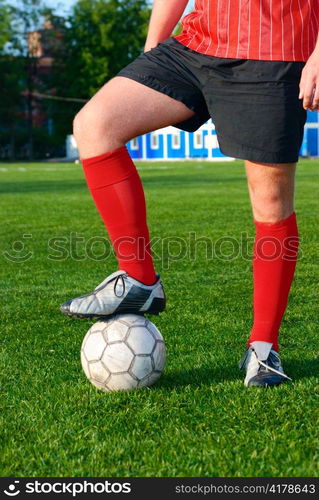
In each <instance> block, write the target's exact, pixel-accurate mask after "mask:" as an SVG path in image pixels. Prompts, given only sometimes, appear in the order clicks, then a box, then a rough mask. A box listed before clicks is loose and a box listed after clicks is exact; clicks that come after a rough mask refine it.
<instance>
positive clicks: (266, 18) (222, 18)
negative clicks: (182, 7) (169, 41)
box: [175, 0, 319, 61]
mask: <svg viewBox="0 0 319 500" xmlns="http://www.w3.org/2000/svg"><path fill="white" fill-rule="evenodd" d="M182 26H183V29H182V32H181V34H180V35H178V36H176V37H175V38H176V39H177V40H178V41H179V42H181V43H182V44H184V45H186V46H187V47H189V48H190V49H192V50H195V51H197V52H201V53H203V54H208V55H212V56H216V57H224V58H238V59H259V60H270V61H306V60H307V59H308V58H309V56H310V54H311V53H312V51H313V50H314V48H315V44H316V41H317V38H318V33H319V0H196V2H195V8H194V11H193V12H191V13H190V14H188V15H187V16H185V17H184V18H183V20H182Z"/></svg>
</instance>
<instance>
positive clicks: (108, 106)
mask: <svg viewBox="0 0 319 500" xmlns="http://www.w3.org/2000/svg"><path fill="white" fill-rule="evenodd" d="M193 115H194V112H193V111H191V110H190V109H189V108H187V107H186V106H185V105H184V104H183V103H181V102H179V101H177V100H175V99H172V98H171V97H169V96H167V95H165V94H163V93H161V92H157V91H156V90H153V89H151V88H149V87H147V86H145V85H142V84H140V83H138V82H136V81H134V80H131V79H129V78H124V77H115V78H114V79H113V80H111V81H110V82H109V83H107V84H106V85H105V86H104V87H103V88H102V89H101V90H99V92H97V94H96V95H95V96H94V97H93V98H92V99H91V100H90V101H89V102H88V103H87V104H86V105H85V106H84V107H83V108H82V110H81V111H80V112H79V113H78V115H77V116H76V117H75V120H74V135H75V138H76V141H77V145H78V147H79V151H80V157H81V160H82V163H83V168H84V172H85V176H86V179H87V183H88V187H89V189H90V191H91V194H92V197H93V199H94V202H95V204H96V207H97V209H98V211H99V212H100V215H101V217H102V219H103V221H104V223H105V226H106V228H107V230H108V233H109V236H110V239H111V241H112V244H113V246H114V250H115V253H116V256H117V259H118V263H119V268H120V269H121V270H123V271H125V272H126V273H127V274H128V275H129V276H130V277H131V278H133V279H134V280H137V281H138V282H141V283H142V284H143V285H146V287H145V286H144V287H141V286H140V287H139V288H138V289H136V285H138V284H136V282H132V281H130V282H129V283H126V285H125V283H124V282H123V280H122V288H121V290H119V289H118V290H117V291H116V292H115V295H116V297H118V298H116V297H113V296H109V293H113V289H114V286H113V285H114V283H113V284H112V286H109V288H108V287H105V286H104V287H103V292H101V293H100V292H98V293H97V294H96V293H95V294H89V296H86V297H85V298H84V300H83V299H82V298H80V300H79V299H74V300H71V301H68V302H67V303H65V304H63V305H62V306H61V310H62V312H63V313H64V314H68V315H71V316H72V315H74V316H78V317H83V316H85V317H87V316H89V317H92V316H99V315H108V314H112V313H114V312H115V311H116V312H138V311H143V312H144V311H145V312H146V311H147V312H152V309H153V310H154V307H155V306H154V304H155V305H156V307H155V312H160V310H162V309H163V307H164V305H165V300H164V298H163V292H161V291H159V292H158V293H159V295H158V294H157V295H156V294H155V291H154V293H153V291H152V290H151V288H150V287H151V286H153V285H154V287H156V286H157V288H159V285H158V280H157V277H156V275H155V270H154V266H153V261H152V257H151V253H150V249H149V232H148V227H147V222H146V207H145V199H144V192H143V187H142V184H141V180H140V178H139V175H138V173H137V170H136V168H135V166H134V164H133V162H132V160H131V157H130V156H129V154H128V152H127V149H126V147H125V143H126V142H127V141H129V140H130V139H132V138H134V137H137V136H139V135H142V134H145V133H147V132H150V131H152V130H156V129H159V128H162V127H165V126H168V125H171V124H173V123H178V122H182V121H184V120H187V119H188V118H190V117H191V116H193ZM117 277H118V276H117ZM134 283H135V284H134ZM141 283H140V284H141ZM133 284H134V286H133ZM106 285H107V283H106ZM138 286H139V285H138ZM147 287H149V288H147ZM123 289H125V291H126V293H128V291H129V289H130V294H129V295H128V297H127V300H126V301H123V300H124V298H125V296H124V295H123V294H124V292H123ZM154 290H155V289H154ZM151 292H152V294H151V296H149V294H150V293H151ZM91 295H92V297H91ZM99 295H101V296H99ZM153 295H154V296H153ZM121 297H124V298H123V300H122V299H121ZM143 297H144V299H143ZM153 299H154V300H153ZM156 300H157V302H156ZM124 302H125V303H124ZM128 302H129V304H127V303H128ZM145 304H146V305H145ZM151 304H153V306H152V305H151ZM141 308H144V309H141ZM153 312H154V311H153Z"/></svg>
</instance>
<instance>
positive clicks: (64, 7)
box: [8, 0, 194, 15]
mask: <svg viewBox="0 0 319 500" xmlns="http://www.w3.org/2000/svg"><path fill="white" fill-rule="evenodd" d="M8 3H11V4H13V5H14V4H15V3H16V0H8ZM44 3H45V4H46V5H48V6H49V7H55V8H56V13H57V14H61V15H62V14H65V13H67V12H68V11H69V10H70V8H71V7H72V6H73V5H74V4H75V3H76V0H45V2H44ZM152 3H153V2H152V0H150V4H152ZM193 4H194V0H189V2H188V6H187V9H186V12H189V11H190V10H191V9H192V7H193Z"/></svg>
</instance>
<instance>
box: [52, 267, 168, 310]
mask: <svg viewBox="0 0 319 500" xmlns="http://www.w3.org/2000/svg"><path fill="white" fill-rule="evenodd" d="M165 303H166V299H165V294H164V290H163V286H162V283H161V281H160V278H159V276H158V279H157V281H156V283H155V284H154V285H144V284H143V283H141V282H140V281H137V280H136V279H134V278H132V277H131V276H129V275H128V274H127V273H126V272H125V271H116V272H115V273H113V274H111V275H110V276H108V277H107V278H106V279H105V280H104V281H102V283H101V284H100V285H98V286H97V287H96V289H95V290H94V291H93V292H92V293H88V294H86V295H82V296H81V297H77V298H75V299H71V300H69V301H67V302H65V303H64V304H62V305H61V307H60V309H61V312H62V313H63V314H66V315H67V316H72V317H75V318H91V319H94V318H96V319H99V318H103V317H105V316H110V315H113V314H119V313H132V314H144V313H148V314H159V313H160V312H162V311H164V309H165Z"/></svg>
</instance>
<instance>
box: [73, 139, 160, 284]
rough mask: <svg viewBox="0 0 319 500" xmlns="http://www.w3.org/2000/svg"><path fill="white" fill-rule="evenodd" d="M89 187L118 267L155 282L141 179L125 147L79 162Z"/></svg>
mask: <svg viewBox="0 0 319 500" xmlns="http://www.w3.org/2000/svg"><path fill="white" fill-rule="evenodd" d="M82 163H83V169H84V173H85V176H86V180H87V184H88V187H89V189H90V191H91V194H92V197H93V200H94V202H95V205H96V207H97V209H98V211H99V212H100V215H101V217H102V219H103V221H104V224H105V226H106V228H107V231H108V233H109V236H110V239H111V242H112V245H113V247H114V250H115V253H116V257H117V260H118V264H119V268H120V269H123V270H124V271H126V272H127V273H128V274H129V275H130V276H132V277H133V278H135V279H137V280H139V281H141V282H142V283H144V284H146V285H151V284H153V283H154V282H155V281H156V275H155V270H154V266H153V261H152V257H151V254H150V248H149V243H150V240H149V232H148V228H147V223H146V207H145V198H144V191H143V187H142V183H141V179H140V177H139V175H138V173H137V170H136V168H135V165H134V163H133V162H132V159H131V157H130V155H129V153H128V151H127V149H126V147H125V146H123V147H122V148H119V149H116V150H115V151H111V152H110V153H105V154H103V155H99V156H95V157H93V158H87V159H84V160H82Z"/></svg>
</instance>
